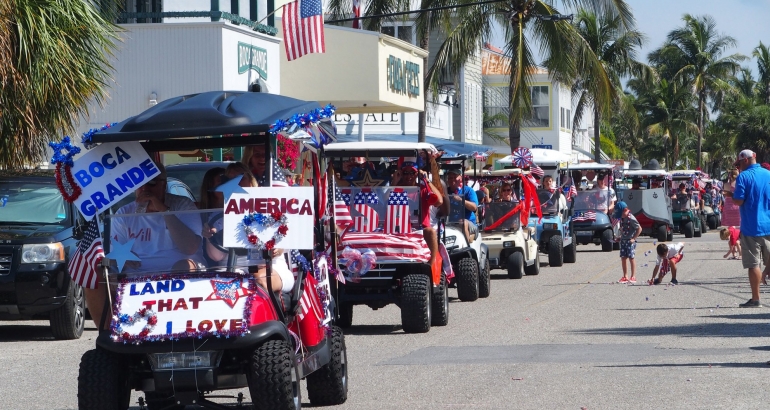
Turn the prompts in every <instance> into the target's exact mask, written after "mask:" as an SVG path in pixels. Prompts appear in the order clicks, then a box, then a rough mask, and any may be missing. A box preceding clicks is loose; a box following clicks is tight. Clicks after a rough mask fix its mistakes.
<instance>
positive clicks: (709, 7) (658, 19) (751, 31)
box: [492, 0, 770, 77]
mask: <svg viewBox="0 0 770 410" xmlns="http://www.w3.org/2000/svg"><path fill="white" fill-rule="evenodd" d="M626 2H627V3H628V4H629V5H630V6H631V8H632V10H633V13H634V17H635V18H636V26H637V29H638V30H639V31H641V32H642V33H644V34H645V35H646V36H647V42H646V44H645V45H644V47H643V48H642V50H641V52H639V53H638V54H637V58H638V59H639V60H642V61H644V62H646V61H647V55H648V54H649V52H650V51H652V50H654V49H656V48H658V47H660V46H661V45H662V44H663V42H664V41H665V39H666V36H667V35H668V33H669V32H670V31H671V30H673V29H675V28H677V27H681V26H682V25H683V22H682V16H683V15H684V14H691V15H693V16H700V15H710V16H711V17H713V18H714V20H716V28H717V30H718V31H719V32H720V33H721V34H724V35H729V36H732V37H733V38H735V39H736V40H737V43H738V44H737V47H736V48H735V49H732V50H726V51H725V55H730V54H734V53H740V54H743V55H746V56H748V57H750V58H751V52H752V50H754V48H755V47H756V46H758V45H759V41H760V40H761V41H762V43H763V44H765V45H770V0H626ZM555 3H556V4H557V6H561V4H563V3H562V2H560V1H558V0H556V1H555ZM492 44H494V45H495V46H498V47H501V46H502V45H503V39H502V36H501V35H497V36H495V37H493V39H492ZM742 65H743V66H746V67H749V68H750V69H751V70H752V71H753V72H754V75H755V77H756V74H757V64H756V60H754V59H753V58H752V59H751V60H746V61H744V62H743V63H742Z"/></svg>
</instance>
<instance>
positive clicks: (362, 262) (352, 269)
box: [340, 246, 377, 282]
mask: <svg viewBox="0 0 770 410" xmlns="http://www.w3.org/2000/svg"><path fill="white" fill-rule="evenodd" d="M340 256H341V257H342V258H343V260H344V264H345V269H346V270H347V271H348V273H350V275H351V276H350V277H348V279H349V280H350V281H352V282H358V281H360V280H361V276H364V275H366V273H367V272H369V270H370V269H372V268H374V267H375V266H377V255H376V254H375V253H374V251H373V250H371V249H364V250H363V252H362V251H360V250H358V249H353V248H351V247H349V246H346V247H345V249H343V250H342V252H341V253H340Z"/></svg>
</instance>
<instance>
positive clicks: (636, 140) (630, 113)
mask: <svg viewBox="0 0 770 410" xmlns="http://www.w3.org/2000/svg"><path fill="white" fill-rule="evenodd" d="M635 103H636V96H635V95H633V94H630V93H624V94H623V95H621V96H620V98H619V99H618V105H617V109H615V110H613V111H612V116H611V117H610V121H609V123H610V128H611V129H612V133H613V134H615V140H616V143H617V145H618V148H620V150H621V151H623V153H624V154H625V155H626V158H627V159H631V158H639V155H640V154H641V147H642V145H643V142H644V139H645V136H646V135H645V134H646V133H645V130H644V127H643V126H642V119H641V118H640V117H641V116H640V114H639V112H638V111H636V107H634V104H635Z"/></svg>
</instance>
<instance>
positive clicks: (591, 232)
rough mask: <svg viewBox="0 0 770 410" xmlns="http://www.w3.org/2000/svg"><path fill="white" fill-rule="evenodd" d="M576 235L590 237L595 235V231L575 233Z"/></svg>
mask: <svg viewBox="0 0 770 410" xmlns="http://www.w3.org/2000/svg"><path fill="white" fill-rule="evenodd" d="M575 234H576V235H578V236H590V235H593V234H594V233H593V231H575Z"/></svg>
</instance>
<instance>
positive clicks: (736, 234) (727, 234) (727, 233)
mask: <svg viewBox="0 0 770 410" xmlns="http://www.w3.org/2000/svg"><path fill="white" fill-rule="evenodd" d="M719 237H720V238H721V239H722V240H723V241H729V242H728V243H729V244H730V248H729V249H728V250H727V253H726V254H725V255H724V256H722V257H723V258H726V257H727V255H730V254H732V256H730V259H740V258H741V256H742V254H741V241H740V238H741V229H740V228H738V227H736V226H731V227H728V228H722V229H721V230H720V231H719ZM736 254H737V256H736Z"/></svg>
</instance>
